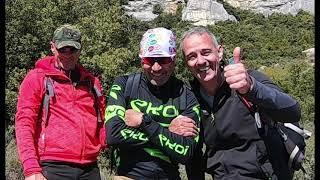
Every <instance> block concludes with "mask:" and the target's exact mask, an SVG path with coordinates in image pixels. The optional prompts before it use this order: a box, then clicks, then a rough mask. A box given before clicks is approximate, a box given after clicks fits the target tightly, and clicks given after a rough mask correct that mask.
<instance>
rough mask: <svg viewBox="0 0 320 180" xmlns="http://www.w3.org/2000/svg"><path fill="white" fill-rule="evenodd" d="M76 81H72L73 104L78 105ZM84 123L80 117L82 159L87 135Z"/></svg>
mask: <svg viewBox="0 0 320 180" xmlns="http://www.w3.org/2000/svg"><path fill="white" fill-rule="evenodd" d="M76 86H77V84H76V83H72V88H73V105H74V106H76V99H77V94H76ZM84 134H85V133H84V124H83V119H82V118H81V117H80V135H81V153H80V161H82V159H83V155H84V150H85V137H84Z"/></svg>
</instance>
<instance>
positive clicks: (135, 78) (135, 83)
mask: <svg viewBox="0 0 320 180" xmlns="http://www.w3.org/2000/svg"><path fill="white" fill-rule="evenodd" d="M141 76H142V73H133V74H130V75H128V80H127V82H126V87H125V90H124V96H125V98H126V102H127V103H128V102H129V100H130V99H133V98H137V92H138V89H139V84H140V79H141Z"/></svg>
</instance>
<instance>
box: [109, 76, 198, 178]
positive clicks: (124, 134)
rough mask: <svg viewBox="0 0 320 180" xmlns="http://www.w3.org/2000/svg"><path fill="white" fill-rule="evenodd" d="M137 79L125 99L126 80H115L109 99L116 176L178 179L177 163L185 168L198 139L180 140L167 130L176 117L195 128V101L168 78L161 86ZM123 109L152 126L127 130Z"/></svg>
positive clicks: (182, 85) (196, 118)
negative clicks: (187, 120)
mask: <svg viewBox="0 0 320 180" xmlns="http://www.w3.org/2000/svg"><path fill="white" fill-rule="evenodd" d="M131 76H132V75H131ZM140 77H141V79H140V80H139V85H138V89H137V90H135V91H134V92H133V94H132V93H131V95H130V97H126V96H128V95H125V87H126V83H127V79H128V76H121V77H117V78H116V79H115V81H114V84H113V85H112V87H111V90H110V93H109V96H108V103H107V109H106V134H107V144H108V145H109V146H114V147H116V148H118V149H119V151H118V155H119V157H120V160H119V161H118V168H117V174H118V175H123V176H127V177H130V178H134V179H180V177H179V171H178V163H182V164H185V163H187V161H188V160H189V159H190V158H191V157H192V156H193V154H194V152H195V149H196V146H197V142H198V138H199V137H183V136H180V135H177V134H175V133H172V132H170V131H169V130H168V127H169V124H170V122H171V121H172V120H173V119H174V118H175V117H177V116H178V115H183V116H186V117H189V118H191V119H193V120H194V121H195V122H196V124H197V126H198V127H200V114H199V113H200V109H199V104H198V101H197V99H196V97H195V96H194V94H193V93H192V92H191V91H190V89H189V88H187V87H186V86H185V85H184V84H183V82H182V81H180V80H178V79H177V78H175V77H173V76H172V77H170V79H169V80H168V82H166V83H165V84H164V85H162V86H154V85H152V84H151V83H150V82H149V81H148V80H147V78H146V77H145V76H144V75H143V74H142V75H141V76H140ZM135 83H136V82H135ZM181 102H183V103H181ZM126 109H134V110H136V111H139V112H142V113H144V114H147V115H148V116H149V117H151V118H152V121H151V123H150V124H149V125H147V126H144V127H141V128H132V127H129V126H127V125H126V124H125V121H124V120H125V110H126Z"/></svg>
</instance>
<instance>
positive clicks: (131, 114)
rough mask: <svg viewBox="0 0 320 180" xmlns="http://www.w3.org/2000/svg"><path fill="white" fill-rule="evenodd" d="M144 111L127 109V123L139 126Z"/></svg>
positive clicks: (131, 125) (135, 126)
mask: <svg viewBox="0 0 320 180" xmlns="http://www.w3.org/2000/svg"><path fill="white" fill-rule="evenodd" d="M142 115H143V113H142V112H138V111H135V110H133V109H127V110H126V113H125V121H124V122H125V123H126V125H127V126H129V127H133V128H138V127H139V126H140V124H141V122H142Z"/></svg>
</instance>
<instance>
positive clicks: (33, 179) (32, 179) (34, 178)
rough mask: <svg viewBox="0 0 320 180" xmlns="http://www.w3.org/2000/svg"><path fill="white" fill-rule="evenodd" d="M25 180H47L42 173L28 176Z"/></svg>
mask: <svg viewBox="0 0 320 180" xmlns="http://www.w3.org/2000/svg"><path fill="white" fill-rule="evenodd" d="M25 180H47V178H45V177H44V176H43V175H42V174H41V173H36V174H32V175H30V176H27V177H26V178H25Z"/></svg>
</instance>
